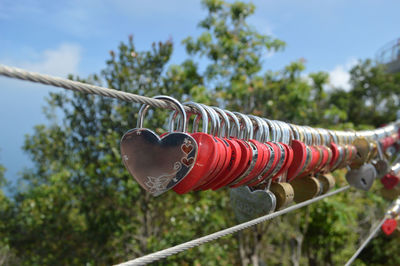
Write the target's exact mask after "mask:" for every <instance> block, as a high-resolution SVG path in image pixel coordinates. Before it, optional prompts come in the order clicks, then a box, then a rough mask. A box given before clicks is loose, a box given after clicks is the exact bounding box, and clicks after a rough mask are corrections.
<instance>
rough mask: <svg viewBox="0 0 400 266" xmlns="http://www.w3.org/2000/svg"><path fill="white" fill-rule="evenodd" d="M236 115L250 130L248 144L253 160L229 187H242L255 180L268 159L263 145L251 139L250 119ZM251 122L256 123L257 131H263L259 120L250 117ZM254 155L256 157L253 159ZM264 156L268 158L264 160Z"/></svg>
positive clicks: (267, 152) (251, 124)
mask: <svg viewBox="0 0 400 266" xmlns="http://www.w3.org/2000/svg"><path fill="white" fill-rule="evenodd" d="M236 115H237V116H238V117H239V118H240V119H241V120H243V121H244V123H245V125H247V126H248V127H249V128H250V131H249V133H250V134H249V138H250V140H249V144H250V145H251V146H252V148H253V160H252V162H251V164H250V166H249V167H248V168H247V169H246V171H245V172H244V173H243V174H241V175H240V176H239V177H238V178H237V179H236V180H235V181H234V182H233V183H231V184H230V187H239V186H242V185H244V184H246V183H247V182H248V181H250V180H252V179H253V178H255V177H256V176H258V175H259V174H260V173H261V171H262V169H263V166H265V162H266V161H267V160H268V159H269V150H267V148H266V147H265V145H263V144H262V143H260V142H259V141H257V140H255V139H252V137H253V133H254V132H253V128H254V127H253V122H252V120H251V119H250V117H248V116H246V115H243V114H240V113H236ZM252 118H253V121H255V122H256V125H257V127H258V130H260V131H261V130H263V128H262V125H261V124H260V122H261V121H260V120H259V119H258V118H256V117H254V116H253V117H252ZM255 155H256V156H257V157H255ZM266 156H268V158H265V157H266Z"/></svg>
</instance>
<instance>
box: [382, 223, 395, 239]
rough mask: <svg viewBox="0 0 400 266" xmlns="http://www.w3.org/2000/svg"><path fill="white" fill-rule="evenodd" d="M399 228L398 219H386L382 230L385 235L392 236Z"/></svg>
mask: <svg viewBox="0 0 400 266" xmlns="http://www.w3.org/2000/svg"><path fill="white" fill-rule="evenodd" d="M396 228H397V221H396V219H386V221H385V222H384V223H383V224H382V226H381V229H382V231H383V232H384V233H385V235H387V236H389V235H391V234H392V233H393V232H394V231H395V230H396Z"/></svg>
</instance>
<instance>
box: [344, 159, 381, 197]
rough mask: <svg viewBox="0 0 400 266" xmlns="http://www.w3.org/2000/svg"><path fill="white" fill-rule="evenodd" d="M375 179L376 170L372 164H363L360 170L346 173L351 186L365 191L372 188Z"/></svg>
mask: <svg viewBox="0 0 400 266" xmlns="http://www.w3.org/2000/svg"><path fill="white" fill-rule="evenodd" d="M375 179H376V170H375V167H374V166H373V165H372V164H370V163H366V164H363V165H362V166H361V167H360V168H359V169H350V170H349V171H348V172H347V173H346V180H347V182H348V183H349V185H350V186H353V187H355V188H358V189H362V190H365V191H367V190H369V189H370V188H371V186H372V184H373V183H374V181H375Z"/></svg>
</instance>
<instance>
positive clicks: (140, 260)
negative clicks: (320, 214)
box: [117, 186, 350, 266]
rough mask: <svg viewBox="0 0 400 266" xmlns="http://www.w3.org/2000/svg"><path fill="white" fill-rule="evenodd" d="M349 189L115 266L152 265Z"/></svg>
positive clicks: (330, 193)
mask: <svg viewBox="0 0 400 266" xmlns="http://www.w3.org/2000/svg"><path fill="white" fill-rule="evenodd" d="M349 188H350V186H345V187H342V188H339V189H337V190H335V191H332V192H329V193H327V194H324V195H321V196H319V197H316V198H313V199H310V200H307V201H304V202H301V203H298V204H296V205H293V206H290V207H288V208H286V209H283V210H280V211H277V212H274V213H271V214H268V215H265V216H262V217H259V218H256V219H254V220H251V221H248V222H245V223H241V224H238V225H235V226H233V227H230V228H227V229H224V230H221V231H218V232H215V233H213V234H210V235H206V236H203V237H200V238H197V239H194V240H191V241H188V242H185V243H182V244H179V245H177V246H174V247H170V248H167V249H164V250H160V251H157V252H154V253H151V254H148V255H146V256H143V257H140V258H136V259H133V260H130V261H127V262H124V263H121V264H118V265H117V266H128V265H129V266H133V265H145V264H148V263H152V262H154V261H158V260H161V259H163V258H166V257H169V256H171V255H174V254H177V253H180V252H182V251H185V250H187V249H190V248H193V247H197V246H200V245H203V244H205V243H207V242H210V241H213V240H216V239H218V238H221V237H223V236H226V235H230V234H233V233H236V232H238V231H241V230H243V229H246V228H248V227H251V226H254V225H256V224H259V223H262V222H265V221H268V220H270V219H273V218H275V217H278V216H280V215H283V214H286V213H288V212H291V211H294V210H297V209H300V208H301V207H304V206H307V205H310V204H312V203H314V202H317V201H320V200H322V199H324V198H326V197H330V196H333V195H336V194H338V193H340V192H343V191H345V190H348V189H349Z"/></svg>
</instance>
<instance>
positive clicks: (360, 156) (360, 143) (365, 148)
mask: <svg viewBox="0 0 400 266" xmlns="http://www.w3.org/2000/svg"><path fill="white" fill-rule="evenodd" d="M353 145H354V146H355V147H356V149H357V155H356V157H355V160H354V161H353V162H352V163H351V165H350V167H351V168H359V167H361V165H363V164H364V163H365V162H366V161H367V159H368V157H369V154H370V151H371V150H370V149H371V147H370V145H369V142H368V141H367V140H366V139H365V138H364V137H358V138H356V139H355V140H354V141H353Z"/></svg>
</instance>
